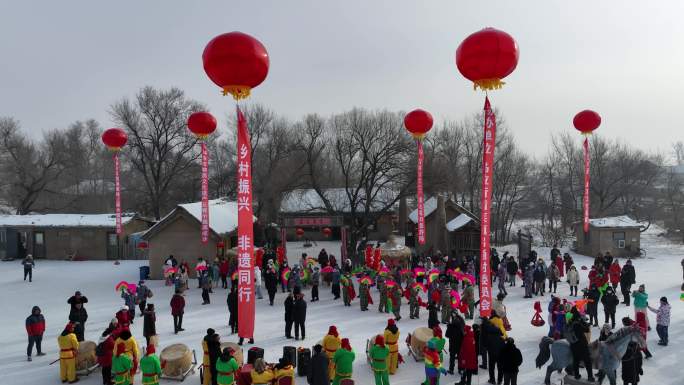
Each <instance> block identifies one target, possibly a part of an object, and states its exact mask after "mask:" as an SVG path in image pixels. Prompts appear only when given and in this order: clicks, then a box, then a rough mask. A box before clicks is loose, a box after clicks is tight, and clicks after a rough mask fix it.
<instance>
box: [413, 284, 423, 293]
mask: <svg viewBox="0 0 684 385" xmlns="http://www.w3.org/2000/svg"><path fill="white" fill-rule="evenodd" d="M411 289H413V290H416V289H417V290H418V291H420V292H423V293H426V292H427V289H426V288H425V285H423V284H422V283H420V282H414V283H413V285H411Z"/></svg>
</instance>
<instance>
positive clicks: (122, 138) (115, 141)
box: [102, 128, 128, 151]
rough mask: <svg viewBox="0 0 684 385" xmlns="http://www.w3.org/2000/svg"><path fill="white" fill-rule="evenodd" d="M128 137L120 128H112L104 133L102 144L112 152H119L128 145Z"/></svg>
mask: <svg viewBox="0 0 684 385" xmlns="http://www.w3.org/2000/svg"><path fill="white" fill-rule="evenodd" d="M127 141H128V135H126V131H124V130H122V129H120V128H110V129H108V130H105V132H103V133H102V143H104V144H105V146H107V148H109V149H110V150H114V151H118V150H120V149H121V147H123V146H125V145H126V142H127Z"/></svg>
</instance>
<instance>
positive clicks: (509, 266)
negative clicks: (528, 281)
mask: <svg viewBox="0 0 684 385" xmlns="http://www.w3.org/2000/svg"><path fill="white" fill-rule="evenodd" d="M506 273H508V286H515V277H516V275H518V264H517V263H516V262H515V258H513V257H509V258H508V261H507V262H506Z"/></svg>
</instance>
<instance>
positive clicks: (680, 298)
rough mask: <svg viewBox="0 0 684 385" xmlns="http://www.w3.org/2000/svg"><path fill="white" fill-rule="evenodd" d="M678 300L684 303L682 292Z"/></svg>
mask: <svg viewBox="0 0 684 385" xmlns="http://www.w3.org/2000/svg"><path fill="white" fill-rule="evenodd" d="M679 300H680V301H684V292H682V294H680V295H679Z"/></svg>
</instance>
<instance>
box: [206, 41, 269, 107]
mask: <svg viewBox="0 0 684 385" xmlns="http://www.w3.org/2000/svg"><path fill="white" fill-rule="evenodd" d="M202 62H203V64H204V71H205V72H206V73H207V76H209V79H211V81H213V82H214V83H216V85H218V86H219V87H221V89H223V95H227V94H231V95H233V98H234V99H235V100H240V99H245V98H247V97H249V94H250V90H251V89H252V88H254V87H256V86H258V85H259V84H261V82H263V81H264V79H266V75H268V67H269V58H268V52H267V51H266V48H265V47H264V46H263V44H261V42H260V41H259V40H257V39H255V38H253V37H252V36H249V35H247V34H245V33H242V32H229V33H224V34H222V35H219V36H216V37H215V38H213V39H212V40H211V41H210V42H209V43H208V44H207V46H206V47H205V48H204V53H203V54H202Z"/></svg>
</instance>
